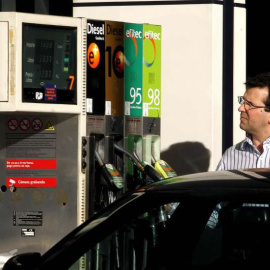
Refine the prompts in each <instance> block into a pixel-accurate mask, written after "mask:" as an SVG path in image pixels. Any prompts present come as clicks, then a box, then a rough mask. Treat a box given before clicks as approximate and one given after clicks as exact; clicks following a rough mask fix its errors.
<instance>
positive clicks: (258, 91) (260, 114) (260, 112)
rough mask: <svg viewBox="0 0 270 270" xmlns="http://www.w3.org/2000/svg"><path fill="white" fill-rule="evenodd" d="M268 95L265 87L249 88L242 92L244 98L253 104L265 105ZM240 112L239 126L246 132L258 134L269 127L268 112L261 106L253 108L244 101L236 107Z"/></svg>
mask: <svg viewBox="0 0 270 270" xmlns="http://www.w3.org/2000/svg"><path fill="white" fill-rule="evenodd" d="M267 95H268V89H267V88H257V87H255V88H250V89H248V90H247V91H246V92H245V94H244V99H245V100H246V101H248V102H249V103H251V104H253V105H255V106H265V104H264V101H265V100H266V98H267ZM238 111H239V112H240V113H241V114H240V128H241V129H243V130H245V131H246V132H247V133H249V134H251V135H253V134H260V133H264V132H265V131H266V130H267V129H269V122H270V113H269V112H266V111H265V109H263V108H254V107H252V106H249V105H248V104H246V103H244V104H242V105H240V107H239V108H238Z"/></svg>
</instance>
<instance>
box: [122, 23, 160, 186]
mask: <svg viewBox="0 0 270 270" xmlns="http://www.w3.org/2000/svg"><path fill="white" fill-rule="evenodd" d="M124 34H125V97H124V100H125V132H124V134H125V141H124V142H125V149H127V150H128V151H129V152H131V153H133V154H135V155H137V156H138V157H139V159H140V160H141V161H142V162H143V163H144V164H147V165H148V166H151V164H152V150H151V148H152V141H153V139H152V138H159V140H157V139H156V140H155V141H153V142H154V143H155V145H158V144H159V143H160V119H161V89H160V88H161V81H160V78H161V26H158V25H151V24H135V23H126V24H125V28H124ZM157 150H159V151H160V147H156V154H158V155H159V154H160V153H157ZM125 164H126V166H125V177H126V178H127V180H128V181H129V182H131V183H132V181H133V180H132V179H136V178H138V176H137V175H136V174H137V171H138V170H137V169H136V168H135V167H134V164H132V162H131V161H130V160H127V161H126V163H125Z"/></svg>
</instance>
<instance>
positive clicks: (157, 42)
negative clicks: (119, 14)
mask: <svg viewBox="0 0 270 270" xmlns="http://www.w3.org/2000/svg"><path fill="white" fill-rule="evenodd" d="M143 116H147V117H157V118H159V117H161V26H160V25H151V24H144V26H143Z"/></svg>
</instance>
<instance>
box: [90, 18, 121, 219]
mask: <svg viewBox="0 0 270 270" xmlns="http://www.w3.org/2000/svg"><path fill="white" fill-rule="evenodd" d="M123 46H124V44H123V23H122V22H115V21H99V20H90V19H88V20H87V47H88V49H87V62H88V65H87V123H86V138H85V139H86V141H89V144H88V145H89V153H90V156H89V171H88V172H87V178H88V194H89V196H88V200H89V215H92V214H93V213H95V212H96V211H98V210H99V209H100V208H102V206H101V205H103V206H105V205H106V204H107V203H108V201H110V202H111V201H112V200H114V199H115V198H117V197H118V196H121V194H122V192H123V177H122V175H123V161H122V159H121V158H120V157H119V156H118V155H115V153H114V144H118V145H120V146H123V76H124V51H123V50H124V48H123ZM116 176H117V179H116ZM105 184H107V186H106V185H105ZM100 185H102V188H104V193H105V191H106V189H107V193H108V192H109V193H111V196H110V198H113V199H110V200H107V203H105V204H103V203H102V202H101V199H100V198H101V196H103V195H102V194H101V193H103V192H102V191H101V186H100Z"/></svg>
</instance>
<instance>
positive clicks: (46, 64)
mask: <svg viewBox="0 0 270 270" xmlns="http://www.w3.org/2000/svg"><path fill="white" fill-rule="evenodd" d="M76 39H77V30H76V28H75V27H59V26H45V25H37V24H28V23H27V24H26V23H25V24H23V46H22V80H23V87H22V88H23V94H22V101H23V102H35V103H58V104H77V89H76V85H77V83H76V79H77V76H76V75H77V74H76V70H77V67H76V63H77V53H76V52H77V48H76Z"/></svg>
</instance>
